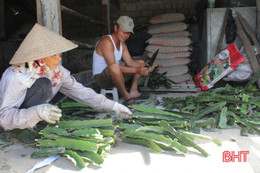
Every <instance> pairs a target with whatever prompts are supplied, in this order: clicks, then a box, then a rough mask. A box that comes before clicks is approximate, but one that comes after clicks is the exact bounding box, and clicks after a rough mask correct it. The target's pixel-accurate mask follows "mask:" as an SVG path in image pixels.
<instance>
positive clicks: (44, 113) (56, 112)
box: [37, 104, 62, 124]
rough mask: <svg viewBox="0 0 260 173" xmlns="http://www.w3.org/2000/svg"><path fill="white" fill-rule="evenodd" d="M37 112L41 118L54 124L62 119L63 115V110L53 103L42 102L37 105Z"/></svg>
mask: <svg viewBox="0 0 260 173" xmlns="http://www.w3.org/2000/svg"><path fill="white" fill-rule="evenodd" d="M37 112H38V115H39V117H40V118H41V119H43V120H44V121H46V122H48V123H51V124H54V123H56V121H59V120H60V117H61V116H62V114H61V110H60V109H59V108H58V107H56V106H53V105H51V104H42V105H38V106H37Z"/></svg>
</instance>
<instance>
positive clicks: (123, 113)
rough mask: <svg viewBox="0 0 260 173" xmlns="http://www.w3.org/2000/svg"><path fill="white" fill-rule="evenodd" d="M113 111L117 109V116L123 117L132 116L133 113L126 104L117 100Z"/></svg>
mask: <svg viewBox="0 0 260 173" xmlns="http://www.w3.org/2000/svg"><path fill="white" fill-rule="evenodd" d="M112 111H115V113H116V115H117V117H118V118H121V119H125V118H130V116H131V115H132V112H131V111H130V110H129V109H128V108H127V107H126V106H124V105H122V104H119V103H117V102H116V103H115V104H114V106H113V108H112Z"/></svg>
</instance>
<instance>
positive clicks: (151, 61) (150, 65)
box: [145, 49, 159, 67]
mask: <svg viewBox="0 0 260 173" xmlns="http://www.w3.org/2000/svg"><path fill="white" fill-rule="evenodd" d="M158 53H159V49H157V50H156V51H155V52H154V53H153V55H152V57H151V58H150V59H149V60H148V61H147V62H146V65H145V67H152V66H153V63H154V60H155V59H156V57H157V55H158Z"/></svg>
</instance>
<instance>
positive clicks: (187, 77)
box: [168, 73, 192, 83]
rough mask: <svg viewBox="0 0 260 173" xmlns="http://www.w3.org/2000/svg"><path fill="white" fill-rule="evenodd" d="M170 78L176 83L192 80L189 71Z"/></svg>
mask: <svg viewBox="0 0 260 173" xmlns="http://www.w3.org/2000/svg"><path fill="white" fill-rule="evenodd" d="M168 79H170V80H172V81H173V82H175V83H183V82H186V81H189V80H191V79H192V77H191V75H190V74H189V73H186V74H183V75H180V76H174V77H169V78H168Z"/></svg>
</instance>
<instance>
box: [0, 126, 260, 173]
mask: <svg viewBox="0 0 260 173" xmlns="http://www.w3.org/2000/svg"><path fill="white" fill-rule="evenodd" d="M201 134H204V135H207V136H211V137H213V138H217V139H220V140H222V146H221V147H218V146H217V145H215V144H214V143H213V142H209V141H206V142H205V141H202V140H197V141H196V143H197V144H199V146H201V147H202V148H203V149H205V150H206V151H207V152H208V153H209V156H208V157H203V156H202V155H201V154H199V153H198V152H197V151H195V150H192V149H191V152H189V153H188V154H187V155H185V156H184V155H181V154H177V153H176V152H174V151H171V152H164V153H161V154H156V153H154V152H153V151H151V150H150V149H148V148H145V147H142V146H139V145H132V144H126V143H122V142H119V145H118V146H117V147H115V148H112V150H111V152H110V153H109V155H108V157H107V158H105V162H104V164H103V165H102V167H101V168H98V167H95V166H93V165H89V166H87V167H86V168H84V169H83V170H81V171H79V170H78V169H77V168H75V167H74V165H73V164H72V162H70V161H69V160H68V159H67V158H59V159H58V160H56V161H54V162H53V163H51V164H50V165H48V166H45V167H43V168H39V169H37V170H35V171H34V172H35V173H57V172H64V173H67V172H68V173H72V172H87V173H92V172H93V173H94V172H95V173H109V172H113V173H130V172H131V173H133V172H136V173H139V172H150V173H151V172H152V173H153V172H154V173H158V172H161V171H163V172H171V173H172V172H176V171H179V172H184V173H191V172H200V173H204V172H205V173H206V172H207V173H208V172H218V173H219V172H222V173H225V172H236V173H260V164H259V163H260V136H259V135H250V136H248V137H245V136H240V129H239V128H237V129H228V130H219V129H218V130H217V131H216V132H205V131H201ZM231 138H233V139H235V140H236V141H235V142H234V140H231ZM0 142H1V141H0ZM34 151H35V148H31V147H26V146H24V145H22V144H19V143H15V144H13V145H10V146H9V147H7V148H5V149H4V150H0V170H1V171H0V172H1V173H26V172H28V171H29V170H30V169H31V168H32V167H33V166H34V165H35V164H36V163H38V162H40V161H42V160H44V159H45V158H30V155H31V154H32V152H34ZM223 151H235V153H236V154H237V153H238V151H249V154H248V155H247V162H238V159H236V160H235V162H223V156H222V155H223ZM242 161H243V159H242Z"/></svg>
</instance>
